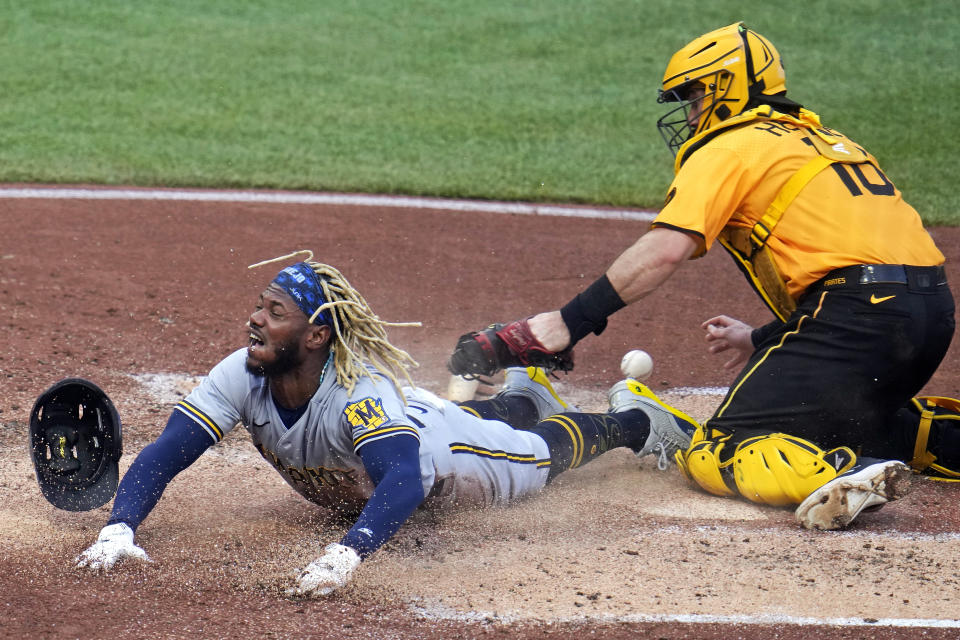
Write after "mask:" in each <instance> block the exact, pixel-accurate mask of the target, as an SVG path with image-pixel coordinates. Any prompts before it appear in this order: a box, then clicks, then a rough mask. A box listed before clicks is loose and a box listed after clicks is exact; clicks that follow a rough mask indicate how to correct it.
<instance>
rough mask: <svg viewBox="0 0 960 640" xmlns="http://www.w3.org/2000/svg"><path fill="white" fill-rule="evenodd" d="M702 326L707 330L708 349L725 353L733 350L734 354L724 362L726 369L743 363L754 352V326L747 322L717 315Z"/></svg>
mask: <svg viewBox="0 0 960 640" xmlns="http://www.w3.org/2000/svg"><path fill="white" fill-rule="evenodd" d="M700 327H701V328H702V329H703V330H704V331H706V332H707V335H706V339H707V344H708V347H707V351H709V352H710V353H723V352H724V351H728V350H731V349H732V350H733V352H734V353H733V356H732V357H731V358H730V359H729V360H727V361H726V362H724V363H723V368H724V369H733V368H735V367H738V366H740V365H742V364H743V363H744V362H746V361H747V358H749V357H750V355H751V354H752V353H753V350H754V349H753V340H751V337H750V334H751V333H752V332H753V327H751V326H750V325H748V324H747V323H745V322H741V321H739V320H735V319H734V318H731V317H729V316H716V317H713V318H710V319H709V320H707V321H706V322H704V323H703V324H702V325H700Z"/></svg>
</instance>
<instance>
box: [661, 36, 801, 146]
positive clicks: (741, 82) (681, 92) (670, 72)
mask: <svg viewBox="0 0 960 640" xmlns="http://www.w3.org/2000/svg"><path fill="white" fill-rule="evenodd" d="M699 87H702V88H703V91H704V95H703V98H702V102H701V103H700V116H699V118H698V119H693V118H689V115H690V109H691V107H692V106H693V105H694V103H695V102H696V97H695V98H694V99H690V92H691V90H692V89H696V88H699ZM786 90H787V86H786V74H785V73H784V71H783V60H782V59H781V57H780V54H779V53H778V52H777V50H776V49H775V48H774V46H773V44H772V43H771V42H770V41H769V40H767V39H766V38H764V37H763V36H761V35H760V34H759V33H757V32H755V31H751V30H750V29H748V28H747V27H746V25H744V24H743V23H742V22H737V23H735V24H731V25H729V26H726V27H723V28H722V29H717V30H716V31H711V32H710V33H707V34H705V35H702V36H700V37H699V38H696V39H695V40H693V41H692V42H691V43H690V44H688V45H687V46H685V47H683V48H682V49H680V50H679V51H677V52H676V53H675V54H673V57H672V58H670V62H669V64H667V70H666V72H665V73H664V74H663V85H662V87H661V89H660V96H659V98H658V100H657V101H658V102H661V103H664V102H679V103H680V105H679V106H677V107H676V108H674V109H671V110H670V111H669V112H668V113H667V114H666V115H664V116H663V117H662V118H660V119H659V120H658V121H657V127H659V129H660V134H661V135H662V136H663V139H664V141H665V142H666V143H667V146H668V147H670V150H671V151H672V152H673V153H674V155H676V153H677V150H678V149H679V148H680V147H681V146H682V145H683V143H684V142H686V141H687V140H689V139H690V138H692V137H693V136H695V135H697V134H699V133H702V132H704V131H706V130H707V129H710V128H711V127H713V126H715V125H716V124H717V123H719V122H722V121H724V120H726V119H727V118H729V117H731V116H735V115H738V114H740V113H741V112H743V111H744V110H746V109H747V108H749V107H748V104H749V103H750V101H751V99H752V98H754V97H756V96H759V95H775V94H779V93H783V92H785V91H786ZM752 106H754V105H750V107H752ZM691 119H693V122H690V120H691Z"/></svg>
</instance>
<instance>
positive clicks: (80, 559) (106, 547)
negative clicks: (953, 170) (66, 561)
mask: <svg viewBox="0 0 960 640" xmlns="http://www.w3.org/2000/svg"><path fill="white" fill-rule="evenodd" d="M124 558H133V559H135V560H140V561H141V562H152V561H151V560H150V558H149V557H148V556H147V552H146V551H144V550H143V549H141V548H140V547H138V546H137V545H136V544H134V542H133V529H131V528H130V527H129V526H127V525H126V524H124V523H123V522H118V523H117V524H111V525H108V526H106V527H104V528H103V529H101V530H100V535H99V536H97V541H96V542H94V543H93V544H92V545H90V547H89V548H87V550H86V551H84V552H83V553H81V554H80V555H79V556H77V558H76V563H77V568H78V569H91V570H93V571H100V570H103V571H109V570H110V569H112V568H113V565H115V564H116V563H117V562H119V561H121V560H123V559H124Z"/></svg>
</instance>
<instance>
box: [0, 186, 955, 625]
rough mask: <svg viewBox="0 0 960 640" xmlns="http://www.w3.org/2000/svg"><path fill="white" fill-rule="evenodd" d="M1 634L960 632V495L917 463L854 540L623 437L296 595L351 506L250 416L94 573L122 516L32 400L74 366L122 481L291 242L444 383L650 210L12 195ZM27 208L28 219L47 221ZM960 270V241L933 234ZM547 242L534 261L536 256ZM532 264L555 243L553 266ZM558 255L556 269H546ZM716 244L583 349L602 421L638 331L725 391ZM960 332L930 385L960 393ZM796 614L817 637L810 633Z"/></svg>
mask: <svg viewBox="0 0 960 640" xmlns="http://www.w3.org/2000/svg"><path fill="white" fill-rule="evenodd" d="M0 218H2V220H3V222H4V225H5V229H6V233H5V237H4V239H3V240H2V241H0V242H2V249H0V292H2V294H3V296H2V297H0V310H2V311H3V314H4V317H5V319H6V327H7V336H6V340H5V342H4V345H3V346H2V347H0V379H3V380H5V382H6V385H5V388H4V393H3V394H2V395H0V463H2V464H0V497H2V502H0V591H2V593H3V607H4V617H3V624H2V625H0V636H2V637H11V638H13V637H34V638H114V639H119V638H198V637H210V638H271V637H272V638H301V637H309V638H450V637H456V636H459V637H463V638H468V637H484V636H488V635H492V636H501V637H511V638H546V637H556V638H561V637H575V636H577V637H578V636H585V637H593V638H621V637H622V638H627V637H651V638H687V637H691V638H694V637H696V638H761V637H762V638H800V637H804V638H806V637H810V636H811V635H813V636H814V637H827V638H871V637H877V638H880V637H882V638H920V637H923V638H954V637H956V636H957V634H958V633H960V619H958V614H957V611H958V610H960V602H958V600H960V596H958V594H960V518H958V512H957V508H956V505H957V503H958V498H960V484H951V483H941V482H933V481H929V480H926V479H923V478H918V482H917V483H916V484H917V487H916V489H915V490H914V491H913V493H911V494H910V495H909V496H908V497H907V498H905V499H904V500H902V501H900V502H897V503H894V504H891V505H888V506H886V507H884V508H883V509H882V510H880V511H878V512H876V513H873V514H867V515H865V516H864V517H862V518H861V519H858V520H857V521H856V522H855V524H854V525H853V526H852V527H851V528H850V529H848V530H846V531H842V532H833V533H817V532H810V531H806V530H803V529H801V528H799V527H798V526H797V524H796V523H795V522H794V519H793V513H792V511H791V510H789V509H777V508H770V507H761V506H756V505H753V504H750V503H748V502H746V501H743V500H740V499H721V498H716V497H712V496H709V495H706V494H704V493H702V492H701V491H699V490H696V489H694V488H692V487H691V486H689V485H688V484H687V482H686V481H685V480H684V479H683V477H682V476H681V474H680V473H679V471H677V470H676V469H675V468H670V469H669V470H667V471H659V470H657V468H656V464H655V460H654V459H653V458H652V457H648V458H645V459H642V460H638V459H637V458H635V457H634V456H633V454H632V453H630V452H629V451H627V450H615V451H612V452H610V453H608V454H606V455H604V456H603V457H601V458H600V459H598V460H596V461H595V462H593V463H591V464H589V465H586V466H584V467H582V468H579V469H576V470H573V471H570V472H567V473H565V474H563V475H562V476H560V477H559V478H558V479H557V481H556V482H554V483H553V484H552V485H550V486H549V487H547V488H546V489H545V490H544V491H543V492H542V493H540V494H539V495H536V496H531V497H529V498H527V499H525V500H522V501H519V502H517V503H515V504H512V505H509V506H507V507H502V508H491V509H486V510H462V511H454V512H443V513H438V512H431V511H427V510H420V511H418V512H417V513H416V514H415V515H414V516H413V518H412V519H411V520H410V521H409V522H407V523H406V524H405V525H404V526H403V528H402V529H401V530H400V532H399V533H398V534H397V535H396V536H395V537H394V538H393V539H392V540H391V541H389V542H388V543H387V545H386V546H385V547H384V548H382V549H381V550H380V551H378V552H377V553H376V554H375V555H374V556H372V557H371V558H370V559H369V560H368V561H366V562H365V563H364V564H363V565H362V566H361V567H360V569H359V570H358V571H357V573H356V574H355V578H354V580H353V581H352V582H351V584H350V585H349V586H348V587H346V588H345V589H343V590H342V591H339V592H337V593H336V594H334V595H333V596H331V597H328V598H319V599H313V600H297V599H292V598H289V597H287V596H285V595H284V593H283V592H284V589H285V588H286V587H287V586H289V585H290V583H291V581H292V579H293V576H294V575H295V574H296V572H297V571H298V569H300V568H301V567H302V566H304V565H305V564H306V563H308V562H309V561H311V560H312V559H314V558H315V557H316V556H317V555H318V554H319V553H320V552H321V550H322V548H323V547H324V546H325V545H326V544H327V543H329V542H331V541H335V540H338V539H339V538H340V536H341V535H342V534H343V533H344V532H345V531H346V530H347V529H348V528H349V527H350V524H351V523H350V522H345V521H343V520H341V519H338V518H337V517H336V516H334V515H333V514H331V513H329V512H327V511H325V510H324V509H322V508H320V507H317V506H315V505H313V504H311V503H309V502H306V501H305V500H303V499H302V498H300V497H299V496H298V495H297V494H296V493H294V492H293V491H292V490H291V489H290V488H289V487H288V486H287V485H286V484H284V483H283V481H282V480H281V479H280V477H279V475H278V474H277V473H276V472H275V471H274V470H273V469H272V468H271V467H270V466H269V465H268V464H267V463H266V462H265V461H264V460H263V459H262V458H261V457H260V456H259V454H257V452H256V451H255V450H254V449H253V447H252V446H251V444H250V442H249V440H248V439H247V438H246V436H245V433H244V432H242V430H237V431H235V432H233V433H231V434H230V435H229V436H228V437H227V438H226V439H225V440H224V442H222V443H220V444H218V445H216V446H214V447H213V448H212V449H211V450H210V451H208V452H207V453H206V454H204V455H203V456H202V457H201V459H200V460H199V461H198V462H197V463H196V464H195V465H193V466H192V467H191V468H189V469H188V470H186V471H185V472H183V473H182V474H181V475H180V476H178V477H177V478H176V479H175V480H174V481H173V482H172V483H171V485H170V486H169V488H168V489H167V491H166V493H165V494H164V496H163V498H162V500H161V501H160V503H159V505H158V506H157V508H156V509H155V510H154V512H153V513H152V514H151V515H150V516H149V518H147V520H146V521H145V522H144V523H143V524H142V525H141V527H140V528H139V530H138V532H137V537H138V542H139V543H140V544H141V545H142V546H143V547H144V549H146V551H147V552H148V553H149V554H150V557H151V558H152V560H153V562H151V563H149V564H127V565H121V566H120V567H118V568H117V569H116V570H115V571H113V572H111V573H109V574H106V575H102V574H93V573H89V572H81V571H78V570H76V569H74V567H73V558H74V557H75V556H76V555H77V554H78V553H79V552H80V551H82V550H83V549H84V548H85V547H86V546H87V545H89V544H90V543H91V542H92V541H93V540H94V539H95V537H96V535H97V532H98V531H99V529H100V527H101V526H103V524H104V523H105V521H106V519H107V517H108V516H109V507H110V505H109V504H108V505H105V506H104V507H101V508H99V509H96V510H93V511H90V512H82V513H71V512H66V511H60V510H57V509H55V508H54V507H53V506H52V505H50V504H49V503H47V502H46V501H45V500H44V499H43V497H42V496H41V494H40V491H39V488H38V486H37V483H36V479H35V476H34V471H33V467H32V463H31V460H30V456H29V453H28V449H27V423H28V416H29V412H30V409H31V407H32V404H33V402H34V400H35V399H36V397H37V396H38V395H39V394H40V393H41V392H42V391H43V390H44V389H46V388H47V387H48V386H50V385H51V384H53V383H54V382H56V381H57V380H59V379H61V378H63V377H67V376H81V377H86V378H88V379H91V380H94V381H95V382H96V383H97V384H99V385H100V386H101V387H103V388H104V389H105V390H106V391H107V392H108V393H109V394H110V397H111V398H112V399H113V400H114V402H115V404H116V405H117V407H118V410H119V411H120V414H121V416H122V418H123V424H124V456H123V458H122V459H121V464H120V466H121V473H122V472H123V471H124V470H125V469H126V468H127V467H128V466H129V464H130V463H131V461H132V460H133V458H134V456H135V455H136V454H137V453H138V452H139V451H140V450H141V449H142V448H143V447H144V446H145V445H146V444H147V443H149V442H150V441H152V440H153V438H155V437H156V436H157V435H158V434H159V432H160V430H161V429H162V428H163V425H164V423H165V422H166V419H167V416H168V415H169V412H170V410H171V408H172V406H173V404H174V403H175V402H176V401H177V400H178V399H179V398H181V397H183V395H185V394H186V393H187V392H189V389H190V388H192V386H193V385H195V384H196V383H197V381H198V380H199V379H200V376H202V375H204V374H205V373H206V372H207V371H208V370H209V368H210V367H211V366H212V365H213V364H215V363H216V362H217V361H218V360H219V359H220V358H222V357H224V356H225V355H226V354H227V353H229V352H230V351H232V350H233V349H234V348H236V347H237V346H239V345H240V344H241V342H242V339H243V324H244V322H245V320H246V317H247V315H248V314H249V312H250V310H251V309H252V307H253V305H254V303H255V302H256V297H257V295H258V293H259V292H260V290H261V289H262V288H263V286H264V285H265V284H266V282H267V281H269V279H270V278H271V277H272V275H273V274H272V273H268V272H266V271H263V270H260V271H259V272H258V271H254V272H248V271H247V270H246V265H248V264H251V263H254V262H257V261H259V260H263V259H267V258H271V257H274V256H277V255H283V254H285V253H289V252H290V251H291V250H294V249H299V248H311V249H314V250H315V251H317V257H318V259H321V260H323V261H325V262H329V263H331V264H334V265H336V266H338V267H339V268H340V269H342V270H343V271H344V273H345V274H346V275H347V277H348V278H349V279H350V281H351V283H352V284H353V285H354V286H356V287H357V289H359V290H360V291H361V292H362V293H363V294H364V295H365V297H366V298H367V300H368V301H369V302H370V303H371V306H372V307H373V308H374V309H375V310H376V311H377V313H378V314H379V315H380V316H381V317H382V318H384V319H386V320H396V321H409V320H421V321H423V322H424V325H425V326H424V327H423V328H422V329H398V330H395V331H393V332H391V338H392V339H393V340H394V342H396V343H397V344H398V345H399V346H401V347H403V348H405V349H407V350H409V351H410V352H411V354H412V355H413V356H414V357H415V358H416V359H418V360H419V361H420V363H421V367H420V369H419V370H418V371H417V372H416V373H415V378H416V379H417V381H418V382H419V383H420V384H422V385H423V386H424V387H426V388H428V389H430V390H431V391H434V392H436V393H440V394H442V393H443V392H444V391H445V389H446V384H447V381H448V374H447V373H446V370H445V367H444V361H445V358H446V356H447V355H448V353H449V350H450V348H451V347H452V346H453V344H454V343H455V341H456V338H457V336H459V335H460V334H461V333H463V332H465V331H467V330H470V329H475V328H479V327H481V326H483V325H485V324H487V323H489V322H492V321H503V320H510V319H513V318H516V317H522V316H523V315H524V314H529V313H532V312H535V311H539V310H544V309H548V308H555V307H556V306H558V305H559V304H562V303H563V302H564V301H565V300H566V299H568V298H569V297H570V295H572V293H574V292H575V291H577V290H579V289H580V288H582V286H583V285H584V284H586V283H587V282H589V281H590V279H591V278H593V277H595V275H596V274H599V273H600V272H602V270H603V269H604V268H605V266H606V264H607V263H609V261H610V260H611V259H612V258H613V257H615V255H616V254H617V253H619V251H620V250H622V248H623V247H625V246H626V244H628V243H629V242H630V241H632V239H633V238H635V237H636V236H637V235H639V234H641V233H643V231H644V230H645V228H646V227H645V224H643V223H636V222H634V223H631V222H624V221H612V220H592V219H591V220H585V219H576V218H566V217H555V218H552V217H546V216H539V217H537V216H512V215H502V214H484V213H476V212H474V213H470V214H457V213H450V212H443V211H413V210H382V209H379V210H378V209H372V208H363V207H345V206H344V207H322V206H319V205H310V206H307V205H301V206H290V205H287V206H280V205H267V204H237V203H232V204H229V205H223V204H218V203H215V202H203V203H197V202H129V201H110V202H103V201H101V202H83V201H71V200H56V201H55V200H32V201H25V200H5V201H0ZM36 220H43V221H44V224H43V225H37V224H36V222H35V221H36ZM933 234H934V236H935V238H936V239H937V241H938V243H939V244H940V246H941V247H942V248H943V249H944V252H945V253H947V254H948V267H949V269H950V277H951V279H952V281H953V282H960V274H958V273H957V272H956V270H955V267H954V265H955V264H958V263H960V259H958V258H960V256H958V252H960V232H958V231H957V230H954V229H934V230H933ZM531 238H536V239H537V242H536V252H535V253H534V252H531V249H530V246H531V244H532V243H531V241H530V239H531ZM544 256H553V257H552V258H550V259H546V258H545V257H544ZM558 256H563V259H562V260H559V259H557V257H558ZM738 278H739V275H738V274H737V273H736V271H735V269H734V268H733V267H732V265H729V264H727V261H726V258H725V257H724V256H720V255H716V256H715V255H713V253H711V254H710V255H708V256H707V257H706V258H704V259H702V260H700V261H697V262H695V263H691V264H690V265H688V266H686V267H685V268H684V269H682V270H681V271H680V272H679V273H678V274H677V276H676V277H675V278H674V279H673V280H672V281H671V282H670V283H668V285H667V286H666V287H665V288H664V289H662V290H661V291H659V292H657V293H656V294H654V295H653V296H651V297H650V298H648V299H646V300H644V301H643V302H642V303H641V304H639V305H635V307H631V308H629V309H626V310H624V311H623V312H621V313H619V314H617V315H616V316H614V318H612V319H611V323H610V326H609V328H608V329H607V331H606V332H605V333H604V334H603V335H602V336H600V337H592V338H590V339H588V340H586V341H584V343H582V348H581V347H580V346H578V349H577V367H576V369H575V370H574V372H572V373H571V374H569V375H566V376H561V377H560V379H559V380H558V381H557V383H556V388H557V389H558V391H559V392H560V393H561V395H563V396H565V397H566V398H567V399H569V400H571V401H573V402H575V403H576V404H578V405H579V406H580V407H581V408H582V409H585V410H602V409H603V408H604V407H605V393H606V389H607V388H609V386H610V385H612V384H613V383H614V382H616V380H617V379H618V377H619V371H618V365H619V361H620V356H622V354H623V353H624V352H626V351H627V350H629V349H632V348H642V349H645V350H646V351H648V352H650V353H651V354H652V355H653V358H654V361H655V369H654V374H653V377H652V378H651V379H650V381H649V382H650V383H651V386H652V388H653V389H654V390H655V391H657V392H658V393H659V394H660V397H661V398H662V399H663V400H665V401H667V402H669V403H672V404H675V405H676V406H677V407H679V408H681V409H683V410H685V411H687V412H688V413H690V414H691V415H693V416H694V417H697V418H700V419H703V418H706V417H708V416H709V415H710V414H711V412H712V411H713V409H714V408H715V407H716V406H717V403H718V402H719V400H720V396H718V395H716V393H717V391H718V390H722V389H723V388H724V387H725V386H726V385H727V384H728V383H729V381H730V378H731V374H730V373H729V372H726V371H724V370H723V369H722V368H721V364H722V358H721V357H719V356H718V357H714V356H710V355H709V354H706V350H705V348H704V344H703V338H702V335H701V334H700V331H699V323H700V322H701V321H702V320H704V319H706V318H707V317H710V316H711V315H716V314H717V313H729V314H730V315H735V316H739V317H742V318H743V319H744V320H746V321H748V322H752V323H755V324H756V323H761V322H765V321H766V317H767V316H766V314H765V312H764V310H763V309H762V308H760V307H759V306H758V303H756V301H754V300H753V298H752V297H751V295H750V293H749V291H748V290H747V287H746V285H744V284H743V283H742V282H741V281H740V280H739V279H738ZM956 363H957V352H956V346H955V347H954V349H952V350H951V352H950V354H949V355H948V358H947V361H946V362H945V363H944V366H943V367H941V371H940V372H938V374H937V376H935V378H934V380H932V381H931V383H930V385H929V388H928V389H927V390H926V391H927V392H928V393H931V394H936V395H947V396H954V397H956V396H960V379H958V376H957V373H956ZM811 627H813V628H812V629H811Z"/></svg>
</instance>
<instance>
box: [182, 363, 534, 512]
mask: <svg viewBox="0 0 960 640" xmlns="http://www.w3.org/2000/svg"><path fill="white" fill-rule="evenodd" d="M245 362H246V349H239V350H237V351H235V352H234V353H232V354H231V355H229V356H227V357H226V358H225V359H224V360H222V361H221V362H220V363H219V364H217V365H216V366H215V367H214V368H213V370H211V371H210V374H209V375H208V376H207V377H205V378H204V379H203V381H202V382H201V383H200V385H199V386H198V387H197V388H196V389H194V390H193V391H192V392H191V393H190V394H189V395H188V396H187V397H186V398H185V399H184V400H183V401H181V402H180V403H179V404H178V405H177V407H176V409H177V410H178V411H181V412H183V413H184V414H186V415H187V416H188V417H190V418H191V419H192V420H194V421H195V422H196V423H197V424H199V425H200V426H201V427H203V429H204V430H205V431H206V432H207V433H208V434H209V435H210V437H211V439H212V440H213V441H214V442H215V443H216V442H219V441H220V440H222V439H223V437H224V436H225V435H226V434H227V433H229V432H230V431H231V430H232V429H233V428H234V426H236V425H237V424H238V423H239V424H242V425H243V426H244V427H245V428H246V429H247V431H248V432H249V433H250V437H251V439H252V440H253V444H254V446H255V447H256V448H257V450H258V451H259V452H260V454H261V455H262V456H263V457H264V458H265V459H266V460H267V461H268V462H270V463H271V464H272V465H273V466H274V467H275V468H276V469H277V471H279V472H280V474H281V475H282V476H283V478H284V479H285V480H286V481H287V483H289V484H290V486H292V487H293V488H294V489H295V490H296V491H298V492H299V493H300V494H301V495H303V496H304V497H305V498H307V499H308V500H310V501H311V502H315V503H317V504H319V505H322V506H324V507H329V508H333V509H337V510H339V511H343V512H347V513H356V512H358V511H359V510H360V509H361V508H362V507H363V505H364V504H365V503H366V501H367V499H368V498H369V497H370V494H371V493H372V492H373V488H374V487H373V483H372V482H371V480H370V477H369V476H368V475H367V472H366V470H365V469H364V467H363V462H362V460H361V459H360V456H359V455H358V453H357V452H358V451H359V450H360V448H361V447H362V446H363V445H364V444H366V443H368V442H372V441H374V440H380V439H383V438H392V437H397V436H400V435H408V436H414V437H416V438H417V439H418V440H419V442H420V478H421V482H422V485H423V492H424V496H426V497H427V498H429V499H430V502H439V503H441V504H446V503H458V504H479V505H490V504H503V503H506V502H507V501H509V500H511V499H513V498H515V497H518V496H521V495H525V494H528V493H531V492H534V491H537V490H539V489H541V488H542V487H543V485H544V483H545V482H546V478H547V473H548V471H549V466H550V458H549V452H548V450H547V446H546V443H545V442H544V441H543V439H541V438H540V437H539V436H537V435H535V434H532V433H530V432H527V431H518V430H514V429H513V428H511V427H510V426H509V425H507V424H505V423H503V422H498V421H494V420H482V419H480V418H478V417H476V416H474V415H472V414H469V413H467V412H465V411H462V410H461V409H460V408H459V407H457V406H456V405H455V404H453V403H452V402H449V401H447V400H442V399H440V398H438V397H437V396H435V395H433V394H432V393H430V392H428V391H426V390H423V389H418V388H410V387H406V388H404V390H403V392H404V397H405V399H406V404H404V400H403V399H401V397H400V396H399V394H398V393H397V391H396V389H395V388H394V386H393V385H392V384H391V383H390V381H389V380H387V379H386V378H384V377H382V376H380V375H378V374H377V373H376V370H375V369H373V368H372V367H368V370H369V371H370V372H371V376H364V377H362V378H361V379H360V380H359V381H357V384H356V387H355V388H354V390H353V394H352V395H349V396H348V395H347V391H346V389H344V388H343V387H342V386H340V385H339V384H337V381H336V375H335V372H334V370H333V364H332V363H328V364H327V368H326V370H325V375H324V377H323V381H322V382H321V384H320V387H319V388H318V389H317V391H316V393H314V395H313V397H312V398H311V399H310V401H309V404H308V406H307V409H306V411H305V412H304V414H303V415H302V416H301V417H300V419H299V420H297V422H296V423H295V424H293V425H292V426H291V427H290V428H289V429H287V428H286V427H285V426H284V424H283V421H282V420H281V419H280V414H279V412H278V411H277V407H276V405H275V404H274V402H273V398H272V396H271V393H270V389H269V386H268V384H267V380H266V378H263V377H260V376H255V375H253V374H251V373H249V372H248V371H247V370H246V366H245Z"/></svg>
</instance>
